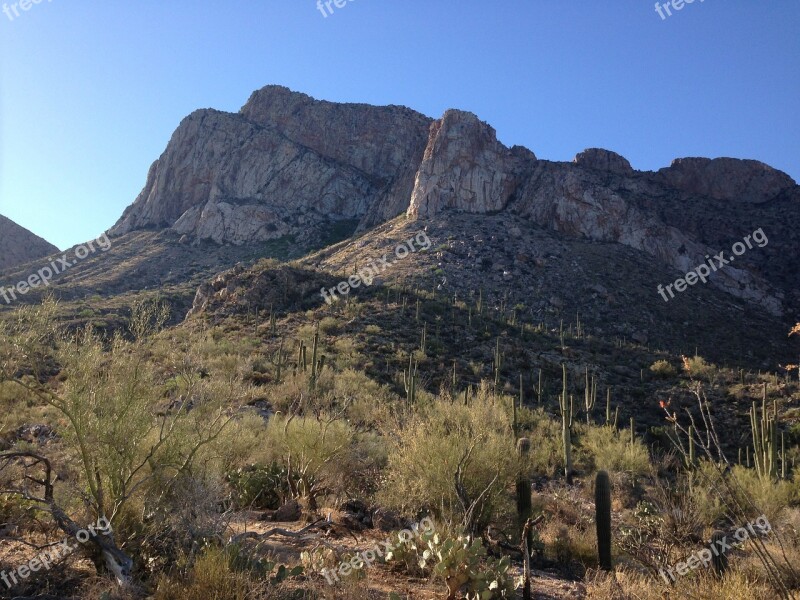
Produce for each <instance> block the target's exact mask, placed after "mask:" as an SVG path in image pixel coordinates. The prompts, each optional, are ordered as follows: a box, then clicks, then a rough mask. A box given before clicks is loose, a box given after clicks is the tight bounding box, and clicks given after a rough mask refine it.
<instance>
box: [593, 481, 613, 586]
mask: <svg viewBox="0 0 800 600" xmlns="http://www.w3.org/2000/svg"><path fill="white" fill-rule="evenodd" d="M594 512H595V523H596V525H597V557H598V562H599V564H600V568H601V569H603V570H604V571H611V570H612V569H613V568H614V567H613V564H612V561H611V480H610V479H609V477H608V473H606V472H605V471H599V472H598V473H597V478H596V479H595V484H594Z"/></svg>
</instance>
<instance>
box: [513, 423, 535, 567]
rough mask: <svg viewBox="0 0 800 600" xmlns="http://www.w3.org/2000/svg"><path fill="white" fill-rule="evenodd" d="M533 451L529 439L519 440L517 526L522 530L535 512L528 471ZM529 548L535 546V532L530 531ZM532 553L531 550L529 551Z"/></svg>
mask: <svg viewBox="0 0 800 600" xmlns="http://www.w3.org/2000/svg"><path fill="white" fill-rule="evenodd" d="M530 451H531V441H530V440H529V439H528V438H524V437H523V438H519V439H518V440H517V457H518V459H519V473H518V475H517V481H516V492H517V525H518V526H519V527H520V529H522V528H523V527H524V526H525V523H526V522H527V521H528V519H529V518H530V516H531V513H532V512H533V504H532V502H531V478H530V475H529V474H528V469H527V462H528V461H527V457H528V454H529V453H530ZM527 538H528V539H527V541H528V548H529V549H530V548H531V547H532V546H533V531H532V530H531V529H528V536H527ZM528 551H529V552H530V550H528Z"/></svg>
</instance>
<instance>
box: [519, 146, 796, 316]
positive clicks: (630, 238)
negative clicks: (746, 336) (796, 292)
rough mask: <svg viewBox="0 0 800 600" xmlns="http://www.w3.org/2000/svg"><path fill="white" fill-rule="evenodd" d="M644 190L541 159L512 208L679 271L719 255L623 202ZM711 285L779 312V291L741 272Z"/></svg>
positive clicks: (729, 271)
mask: <svg viewBox="0 0 800 600" xmlns="http://www.w3.org/2000/svg"><path fill="white" fill-rule="evenodd" d="M648 191H649V184H648V183H647V182H642V183H641V184H638V185H637V183H636V182H630V181H629V182H626V185H625V186H624V187H622V186H620V187H614V186H611V185H609V184H607V183H606V182H605V181H604V179H603V178H602V177H601V175H600V174H594V175H588V176H587V174H586V173H581V172H580V171H578V170H576V169H575V168H574V167H573V166H572V165H569V164H566V163H549V162H545V161H541V162H540V163H539V164H538V165H537V168H536V170H535V172H534V174H533V176H532V177H531V178H530V179H529V180H528V181H527V182H526V184H525V185H524V186H522V187H521V189H520V190H518V192H517V196H518V199H517V201H516V203H515V205H514V207H513V210H514V212H516V213H518V214H520V215H523V216H527V217H529V218H531V219H532V220H534V221H535V222H537V223H539V224H540V225H542V226H544V227H548V228H551V229H555V230H556V231H559V232H560V233H563V234H566V235H569V236H574V237H585V238H588V239H591V240H596V241H602V242H616V243H619V244H624V245H626V246H630V247H631V248H634V249H636V250H642V251H644V252H646V253H648V254H650V255H651V256H653V257H654V258H655V259H657V260H658V261H660V262H662V263H666V264H668V265H671V266H673V267H675V269H677V270H678V271H679V272H681V273H687V272H689V271H691V270H693V269H694V268H695V267H697V266H698V265H700V264H702V263H704V262H705V261H706V259H705V256H706V255H713V254H714V253H716V252H718V251H719V249H717V248H711V247H708V246H706V245H704V244H702V243H699V242H697V241H696V240H694V239H692V238H691V237H690V236H688V235H686V234H685V233H683V232H682V231H680V230H679V229H677V228H675V227H671V226H669V225H667V224H666V223H664V222H663V221H662V220H660V219H658V217H657V216H655V215H653V214H651V213H648V212H645V211H643V210H641V209H640V208H638V207H637V206H636V205H635V204H633V203H632V202H629V201H628V200H626V199H625V196H627V195H628V194H630V193H631V192H633V193H635V194H640V195H645V194H647V192H648ZM733 241H735V240H733ZM709 281H710V282H711V283H713V284H714V285H716V286H717V287H720V288H722V289H724V290H725V291H727V292H729V293H730V294H732V295H734V296H736V297H738V298H742V299H745V300H748V301H751V302H755V303H757V304H759V305H761V306H763V307H764V308H766V309H767V310H768V311H769V312H770V313H772V314H779V313H780V312H781V310H782V308H781V297H780V296H781V295H780V293H779V292H777V291H776V290H772V289H770V286H769V285H768V283H767V282H766V281H764V280H763V279H762V278H760V277H758V276H756V275H755V274H752V273H750V272H749V271H747V270H745V269H739V268H735V267H733V266H727V267H726V268H725V269H722V270H720V271H718V272H716V273H713V275H712V276H711V277H710V278H709ZM666 283H671V282H665V284H666Z"/></svg>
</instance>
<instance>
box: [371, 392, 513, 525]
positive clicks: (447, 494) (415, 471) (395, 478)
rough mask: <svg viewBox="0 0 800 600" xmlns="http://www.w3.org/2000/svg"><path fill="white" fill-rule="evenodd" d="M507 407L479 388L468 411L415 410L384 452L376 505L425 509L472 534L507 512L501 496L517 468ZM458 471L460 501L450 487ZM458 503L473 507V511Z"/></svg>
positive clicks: (435, 406)
mask: <svg viewBox="0 0 800 600" xmlns="http://www.w3.org/2000/svg"><path fill="white" fill-rule="evenodd" d="M510 401H511V400H510V398H507V397H495V396H494V395H493V394H491V393H490V392H489V390H488V386H487V385H483V386H482V387H481V389H480V391H479V393H478V394H476V396H474V397H473V398H472V399H471V400H470V403H469V405H468V406H464V405H463V404H462V403H458V404H449V403H444V402H433V403H431V404H429V405H427V406H425V407H420V408H419V409H418V411H417V412H416V413H415V414H414V415H413V416H412V417H411V418H410V419H409V422H408V424H407V426H406V428H405V429H404V430H403V431H402V434H401V435H399V436H398V438H397V439H396V440H395V442H394V444H393V447H392V448H391V450H390V452H389V463H388V466H387V468H386V473H385V478H384V480H383V482H382V486H381V489H380V491H379V493H378V498H379V501H380V502H382V503H383V504H385V505H387V506H389V507H392V508H396V509H399V510H403V511H408V512H412V513H418V512H422V511H425V510H426V509H427V510H430V511H432V512H434V514H436V515H437V516H440V517H442V518H443V519H444V520H447V521H455V522H461V523H464V524H465V526H466V527H467V528H468V529H469V528H473V527H474V528H475V529H476V530H477V529H478V528H480V527H481V525H482V524H485V523H487V522H488V521H489V520H491V519H492V518H493V516H495V513H496V512H497V511H498V510H501V509H505V510H508V508H509V504H508V502H509V500H508V494H506V492H505V490H506V488H507V487H508V486H510V485H513V482H514V478H515V475H516V473H517V472H518V468H519V464H518V460H517V457H516V453H515V440H514V438H513V436H512V435H511V431H510V417H509V415H508V412H507V411H508V407H509V406H510ZM459 471H460V472H461V475H462V477H461V483H462V484H463V495H465V496H466V498H462V499H459V494H458V491H457V487H456V483H455V479H456V474H457V473H458V472H459ZM464 502H466V504H467V505H469V504H471V503H472V502H475V503H476V505H475V509H474V511H469V510H468V509H467V507H465V505H464ZM468 513H470V514H468Z"/></svg>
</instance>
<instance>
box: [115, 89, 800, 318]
mask: <svg viewBox="0 0 800 600" xmlns="http://www.w3.org/2000/svg"><path fill="white" fill-rule="evenodd" d="M798 190H800V188H798V187H797V186H796V184H795V182H794V181H793V180H792V179H791V178H790V177H789V176H788V175H786V174H784V173H781V172H780V171H777V170H775V169H772V168H771V167H768V166H767V165H764V164H763V163H759V162H757V161H750V160H736V159H730V158H720V159H713V160H712V159H704V158H685V159H679V160H676V161H674V162H673V164H672V165H671V166H670V167H668V168H665V169H662V170H660V171H658V172H656V173H652V172H638V171H635V170H634V169H633V168H632V167H631V165H630V163H629V162H628V161H627V160H626V159H625V158H623V157H622V156H620V155H619V154H616V153H615V152H611V151H608V150H603V149H599V148H590V149H587V150H584V151H583V152H581V153H579V154H578V155H577V156H576V157H575V159H574V161H573V162H572V163H555V162H549V161H544V160H538V159H537V158H536V156H535V155H534V154H533V152H531V151H530V150H527V149H525V148H522V147H518V146H515V147H513V148H510V149H509V148H507V147H505V146H504V145H503V144H501V143H500V142H499V141H498V140H497V137H496V134H495V131H494V129H492V128H491V127H490V126H489V125H487V124H486V123H483V122H481V121H480V120H479V119H478V118H477V117H476V116H475V115H473V114H471V113H467V112H463V111H458V110H449V111H447V112H446V113H445V114H444V115H443V117H442V118H441V119H439V120H435V121H434V120H431V119H429V118H427V117H425V116H423V115H421V114H419V113H416V112H414V111H412V110H410V109H407V108H403V107H398V106H386V107H373V106H368V105H363V104H334V103H330V102H323V101H317V100H314V99H313V98H310V97H309V96H306V95H304V94H299V93H295V92H291V91H290V90H288V89H286V88H282V87H277V86H268V87H266V88H264V89H262V90H259V91H257V92H255V93H254V94H253V95H252V96H251V98H250V99H249V101H248V102H247V103H246V104H245V106H244V107H243V108H242V109H241V111H240V112H239V113H237V114H230V113H224V112H219V111H214V110H201V111H197V112H195V113H193V114H192V115H190V116H189V117H187V118H186V119H185V120H184V121H183V122H182V123H181V125H180V126H179V127H178V129H177V130H176V132H175V134H174V135H173V137H172V139H171V140H170V143H169V145H168V147H167V149H166V151H165V152H164V154H163V155H162V156H161V157H160V158H159V159H158V160H157V161H156V162H155V163H154V164H153V166H152V167H151V169H150V173H149V175H148V178H147V183H146V185H145V188H144V190H142V192H141V194H140V195H139V197H138V198H137V199H136V201H135V202H134V203H133V205H131V206H130V207H129V208H128V209H127V210H126V211H125V214H124V215H123V217H122V218H121V219H120V221H119V222H118V223H117V224H116V226H115V227H114V228H113V229H112V231H111V233H112V234H122V233H125V232H130V231H132V230H135V229H143V228H171V229H173V230H174V231H176V232H177V233H178V234H180V235H181V236H183V237H182V238H181V239H182V240H183V242H184V243H188V242H197V241H200V240H213V241H214V242H217V243H219V244H235V245H240V244H247V243H251V242H259V241H264V240H269V239H275V238H280V237H284V236H289V235H292V236H295V239H296V240H297V241H298V242H300V243H302V242H308V241H309V240H314V239H320V238H321V237H322V233H321V232H322V231H323V230H324V228H325V227H326V226H328V225H329V224H330V223H331V222H336V221H341V220H349V221H352V222H357V223H359V227H360V229H362V230H363V229H366V228H368V227H371V226H374V225H377V224H379V223H382V222H384V221H386V220H388V219H390V218H392V217H394V216H396V215H398V214H401V213H402V212H404V211H405V212H406V214H407V216H408V217H409V218H412V219H430V218H433V217H434V216H436V215H438V214H441V213H443V212H445V211H452V210H455V211H462V212H467V213H473V214H476V215H485V214H491V213H495V212H499V211H510V212H512V213H514V214H516V215H519V216H521V217H524V218H526V219H527V220H528V221H532V222H534V223H536V224H537V225H539V226H542V227H545V228H548V229H551V230H555V231H557V232H559V233H560V234H563V235H565V236H573V237H579V238H585V239H589V240H594V241H598V242H606V243H619V244H624V245H626V246H629V247H631V248H634V249H636V250H639V251H642V252H645V253H647V254H648V255H650V256H651V257H652V258H653V259H654V260H657V261H659V262H661V263H664V264H667V265H670V266H672V267H674V268H675V269H677V270H678V271H679V272H682V273H686V272H688V271H690V270H692V269H694V268H695V267H696V266H698V265H700V264H702V263H704V262H705V261H706V258H705V256H706V255H708V254H711V255H713V254H716V253H717V252H719V251H720V250H722V249H724V247H723V246H720V247H717V248H715V247H712V245H715V244H723V243H725V244H727V243H728V241H727V239H728V238H724V239H723V238H721V237H720V236H719V235H718V234H715V233H709V230H712V229H713V230H714V231H717V232H719V231H725V232H726V233H728V234H730V237H731V239H730V243H733V242H735V241H737V240H736V239H735V237H734V236H738V235H743V234H744V233H748V232H750V231H752V230H753V229H755V228H756V227H758V224H754V223H753V222H752V221H751V218H752V217H753V216H754V215H753V214H751V213H748V212H747V211H748V210H749V208H748V207H751V206H753V205H762V204H764V203H767V202H778V203H782V204H781V208H780V211H782V212H784V213H786V212H788V213H791V212H792V206H790V205H793V204H796V202H795V201H794V200H790V199H791V198H792V197H798V198H800V192H798ZM793 195H794V196H793ZM720 202H726V203H728V205H729V208H730V210H729V211H726V210H725V209H724V208H723V209H722V210H721V209H720V206H718V205H719V203H720ZM787 202H788V203H789V204H787ZM712 205H713V208H712ZM676 207H677V208H676ZM696 207H700V208H696ZM701 209H702V210H705V211H706V212H705V213H702V214H699V215H698V214H696V213H697V211H698V210H701ZM722 212H726V214H725V215H722V214H720V213H722ZM712 213H713V214H712ZM727 213H729V214H727ZM690 214H691V215H694V219H692V218H690V217H689V216H688V215H690ZM775 214H777V212H776V213H775ZM758 218H759V219H761V218H762V216H758ZM706 219H708V224H707V225H705V224H698V222H699V220H700V221H703V220H706ZM772 222H773V223H775V222H777V220H773V221H772ZM743 227H749V228H750V229H749V230H748V231H742V229H743ZM781 227H783V226H781ZM509 233H510V234H512V233H513V232H509ZM516 235H519V232H517V234H516ZM781 237H782V238H783V239H784V240H788V241H784V242H783V244H784V246H785V247H784V248H783V251H784V252H786V251H787V250H788V251H791V252H796V247H795V246H796V244H795V245H794V246H793V244H794V242H792V241H791V239H793V238H791V239H790V238H789V236H788V232H786V231H784V232H783V235H782V236H781ZM704 238H705V240H704ZM770 249H772V246H771V247H770ZM776 250H777V249H776ZM754 260H756V259H753V260H747V259H743V260H741V261H737V262H736V267H733V266H728V267H726V268H725V269H724V270H721V271H719V272H718V273H715V274H714V275H712V277H711V278H710V281H711V282H712V284H714V285H716V286H717V287H719V288H721V289H724V290H725V291H727V292H729V293H730V294H732V295H734V296H736V297H738V298H743V299H745V300H748V301H751V302H754V303H756V304H758V305H760V306H762V307H764V308H766V309H767V310H768V311H770V312H771V313H773V314H779V313H780V312H781V310H782V296H781V292H780V290H778V289H777V288H776V286H775V285H773V284H774V283H775V282H774V281H767V280H766V279H765V278H764V275H763V272H765V271H771V272H772V274H773V275H772V279H773V280H776V281H777V280H779V279H784V280H785V279H786V277H785V276H783V275H780V276H778V275H775V273H776V272H777V271H776V269H774V268H773V267H774V265H773V264H770V265H766V263H762V267H763V268H759V267H758V265H756V264H755V263H754V262H753V261H754ZM781 273H782V274H783V273H786V271H785V270H783V271H781ZM676 275H677V274H676ZM666 283H670V282H665V284H666ZM779 283H780V285H781V286H782V288H781V289H784V290H788V289H792V286H791V285H787V284H786V282H785V281H781V282H779Z"/></svg>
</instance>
